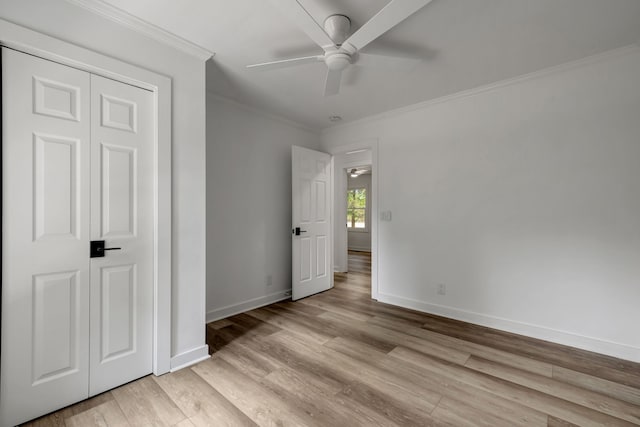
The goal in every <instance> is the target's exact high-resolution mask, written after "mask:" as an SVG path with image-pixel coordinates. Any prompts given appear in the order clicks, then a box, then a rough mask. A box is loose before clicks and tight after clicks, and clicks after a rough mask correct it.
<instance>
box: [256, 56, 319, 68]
mask: <svg viewBox="0 0 640 427" xmlns="http://www.w3.org/2000/svg"><path fill="white" fill-rule="evenodd" d="M323 60H324V56H322V55H320V56H318V55H315V56H304V57H302V58H291V59H282V60H279V61H271V62H263V63H261V64H251V65H247V68H248V69H250V70H273V69H277V68H287V67H295V66H296V65H303V64H311V63H314V62H321V61H323Z"/></svg>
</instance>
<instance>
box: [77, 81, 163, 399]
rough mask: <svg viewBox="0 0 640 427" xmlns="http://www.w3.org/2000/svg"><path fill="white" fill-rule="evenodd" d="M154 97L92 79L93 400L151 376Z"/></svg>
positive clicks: (140, 90) (130, 88) (149, 93)
mask: <svg viewBox="0 0 640 427" xmlns="http://www.w3.org/2000/svg"><path fill="white" fill-rule="evenodd" d="M152 178H153V94H152V93H151V92H149V91H146V90H144V89H140V88H137V87H134V86H130V85H127V84H124V83H120V82H116V81H114V80H110V79H106V78H104V77H100V76H96V75H91V240H92V241H95V240H104V241H105V243H106V247H107V248H119V249H113V250H108V251H105V252H104V255H105V256H104V257H96V258H91V268H90V270H91V303H90V307H91V330H90V337H91V338H90V341H91V352H90V360H89V366H90V379H91V381H90V388H89V394H90V395H95V394H98V393H101V392H103V391H106V390H109V389H111V388H114V387H117V386H118V385H120V384H123V383H125V382H128V381H131V380H132V379H135V378H139V377H141V376H144V375H147V374H149V373H151V370H152V353H151V351H152V345H153V343H152V339H153V338H152V332H153V211H152V206H153V205H152V203H153V199H152V197H153V180H152Z"/></svg>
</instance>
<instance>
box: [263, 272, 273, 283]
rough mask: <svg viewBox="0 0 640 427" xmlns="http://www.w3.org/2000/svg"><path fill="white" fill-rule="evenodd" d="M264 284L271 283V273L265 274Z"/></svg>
mask: <svg viewBox="0 0 640 427" xmlns="http://www.w3.org/2000/svg"><path fill="white" fill-rule="evenodd" d="M264 284H265V285H267V286H271V285H273V276H272V275H271V274H269V275H268V276H265V278H264Z"/></svg>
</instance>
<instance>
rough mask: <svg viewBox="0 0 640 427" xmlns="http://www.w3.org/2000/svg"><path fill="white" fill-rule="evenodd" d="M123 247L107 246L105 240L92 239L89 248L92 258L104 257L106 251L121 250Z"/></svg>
mask: <svg viewBox="0 0 640 427" xmlns="http://www.w3.org/2000/svg"><path fill="white" fill-rule="evenodd" d="M120 249H122V248H105V247H104V240H92V241H91V247H90V248H89V257H90V258H103V257H104V252H105V251H119V250H120Z"/></svg>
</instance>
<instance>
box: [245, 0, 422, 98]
mask: <svg viewBox="0 0 640 427" xmlns="http://www.w3.org/2000/svg"><path fill="white" fill-rule="evenodd" d="M431 1H432V0H391V1H390V2H389V3H388V4H387V5H386V6H385V7H384V8H382V10H381V11H380V12H378V13H377V14H376V15H375V16H374V17H373V18H371V19H370V20H369V21H368V22H367V23H365V24H364V25H363V26H362V27H360V28H359V29H358V30H357V31H356V32H355V33H353V34H351V35H350V36H349V33H350V31H351V20H350V19H349V18H348V17H347V16H344V15H331V16H329V17H328V18H327V19H325V21H324V25H323V26H320V24H318V23H317V22H316V21H315V20H314V19H313V17H312V16H311V15H310V14H309V12H307V10H306V9H305V8H304V7H303V6H302V4H300V1H299V0H273V1H272V3H274V4H275V5H277V6H278V7H279V8H280V9H282V10H283V12H285V13H286V14H288V15H290V16H291V18H292V19H293V20H294V21H295V22H296V23H297V24H298V26H299V27H300V28H301V29H302V30H303V31H304V32H305V33H306V34H307V35H308V36H309V37H310V38H311V39H312V40H313V41H314V42H315V43H316V44H318V46H320V47H321V48H322V49H323V50H324V55H313V56H304V57H300V58H291V59H283V60H279V61H271V62H264V63H261V64H253V65H248V66H247V68H250V69H273V68H284V67H290V66H296V65H302V64H308V63H317V62H324V63H325V65H326V66H327V79H326V82H325V88H324V95H325V96H330V95H336V94H337V93H338V92H339V91H340V81H341V78H342V71H344V70H345V69H346V68H347V67H348V66H349V65H351V64H355V63H365V64H375V63H376V62H380V61H382V60H383V59H384V60H385V61H384V62H388V59H389V58H388V57H389V56H391V57H392V60H393V62H396V63H398V65H399V63H400V62H401V61H403V60H407V58H406V57H404V58H403V57H399V56H393V55H373V54H370V53H367V54H365V53H361V52H360V50H361V49H362V48H364V47H365V46H367V45H368V44H369V43H371V42H372V41H374V40H375V39H377V38H378V37H380V36H381V35H382V34H384V33H386V32H387V31H389V30H390V29H391V28H393V27H395V26H396V25H397V24H399V23H400V22H402V21H404V20H405V19H406V18H408V17H409V16H410V15H412V14H413V13H415V12H416V11H418V10H419V9H421V8H422V7H424V6H426V5H427V4H429V3H430V2H431Z"/></svg>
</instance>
